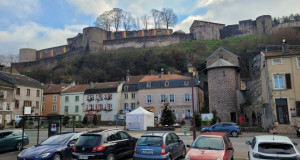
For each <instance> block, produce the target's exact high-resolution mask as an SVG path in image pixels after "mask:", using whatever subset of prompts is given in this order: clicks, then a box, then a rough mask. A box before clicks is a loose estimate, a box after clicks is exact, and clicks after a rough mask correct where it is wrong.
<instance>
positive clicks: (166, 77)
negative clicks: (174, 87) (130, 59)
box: [140, 74, 191, 82]
mask: <svg viewBox="0 0 300 160" xmlns="http://www.w3.org/2000/svg"><path fill="white" fill-rule="evenodd" d="M177 79H191V77H187V76H182V75H179V74H163V75H161V78H160V77H159V75H151V76H145V77H144V78H142V79H141V80H140V82H149V81H167V80H177Z"/></svg>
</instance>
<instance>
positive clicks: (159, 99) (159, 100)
mask: <svg viewBox="0 0 300 160" xmlns="http://www.w3.org/2000/svg"><path fill="white" fill-rule="evenodd" d="M157 99H158V103H160V102H161V95H160V96H158V98H157Z"/></svg>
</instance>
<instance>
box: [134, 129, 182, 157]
mask: <svg viewBox="0 0 300 160" xmlns="http://www.w3.org/2000/svg"><path fill="white" fill-rule="evenodd" d="M185 154H186V148H185V145H184V143H183V141H182V140H180V138H179V137H178V136H177V135H176V134H175V133H171V132H149V133H145V134H144V135H142V136H141V138H140V139H139V140H138V142H137V144H136V146H135V149H134V155H133V159H134V160H150V159H153V160H155V159H159V160H171V159H174V160H175V159H177V158H178V157H184V156H185Z"/></svg>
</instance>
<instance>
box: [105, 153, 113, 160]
mask: <svg viewBox="0 0 300 160" xmlns="http://www.w3.org/2000/svg"><path fill="white" fill-rule="evenodd" d="M106 160H115V155H113V154H109V155H108V156H107V157H106Z"/></svg>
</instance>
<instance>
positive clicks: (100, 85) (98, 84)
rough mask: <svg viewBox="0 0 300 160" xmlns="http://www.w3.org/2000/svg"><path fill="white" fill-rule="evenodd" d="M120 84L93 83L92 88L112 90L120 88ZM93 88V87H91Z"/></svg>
mask: <svg viewBox="0 0 300 160" xmlns="http://www.w3.org/2000/svg"><path fill="white" fill-rule="evenodd" d="M119 84H120V83H119V82H103V83H93V87H92V88H111V87H118V85H119ZM90 88H91V87H90Z"/></svg>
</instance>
